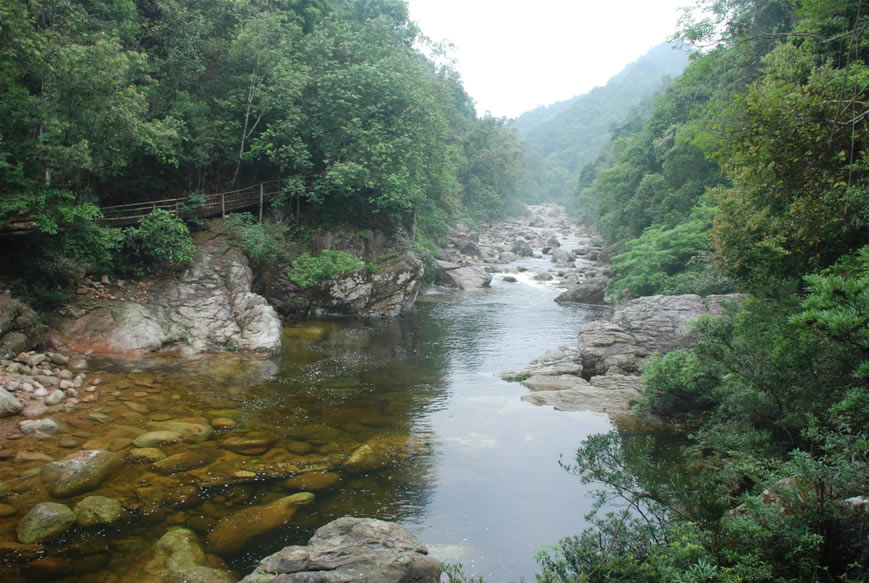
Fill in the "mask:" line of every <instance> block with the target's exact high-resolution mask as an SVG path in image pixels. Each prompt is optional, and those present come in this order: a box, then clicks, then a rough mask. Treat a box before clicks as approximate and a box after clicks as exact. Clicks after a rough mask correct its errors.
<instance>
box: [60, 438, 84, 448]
mask: <svg viewBox="0 0 869 583" xmlns="http://www.w3.org/2000/svg"><path fill="white" fill-rule="evenodd" d="M57 445H59V446H60V447H63V448H66V449H72V448H74V447H78V446H79V442H78V440H75V439H61V440H60V442H59V443H58V444H57Z"/></svg>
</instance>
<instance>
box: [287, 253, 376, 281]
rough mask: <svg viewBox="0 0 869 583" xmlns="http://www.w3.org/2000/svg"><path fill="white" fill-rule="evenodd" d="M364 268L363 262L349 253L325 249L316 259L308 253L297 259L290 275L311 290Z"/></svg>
mask: <svg viewBox="0 0 869 583" xmlns="http://www.w3.org/2000/svg"><path fill="white" fill-rule="evenodd" d="M363 267H364V264H363V263H362V261H360V260H359V259H358V258H357V257H354V256H353V255H351V254H349V253H346V252H344V251H332V250H330V249H325V250H323V251H322V252H321V253H320V255H318V256H316V257H315V256H312V255H310V254H308V253H302V254H301V255H299V256H298V257H296V258H295V259H294V260H293V263H292V269H290V273H289V275H290V279H292V280H293V281H295V282H296V283H297V284H299V285H300V286H301V287H303V288H309V287H314V286H315V285H317V284H319V283H320V282H322V281H325V280H327V279H333V278H336V277H338V276H341V275H344V274H347V273H356V272H357V271H361V270H362V269H363Z"/></svg>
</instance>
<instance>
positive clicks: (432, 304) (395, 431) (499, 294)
mask: <svg viewBox="0 0 869 583" xmlns="http://www.w3.org/2000/svg"><path fill="white" fill-rule="evenodd" d="M520 264H521V265H524V266H525V267H528V268H530V269H533V270H536V271H545V270H547V269H549V268H550V266H551V264H549V263H548V262H546V261H544V260H535V259H525V260H523V261H522V263H520ZM513 275H514V276H515V277H516V278H517V279H518V281H517V282H515V283H508V282H505V281H503V274H495V276H494V280H493V282H492V287H491V288H490V289H489V290H486V291H483V292H477V293H467V292H455V291H434V292H427V293H425V294H423V295H422V296H421V297H420V300H419V302H418V304H417V307H416V309H415V311H414V312H412V313H411V314H409V315H407V316H405V317H403V318H401V319H398V320H396V321H391V322H387V321H374V322H370V321H369V322H365V321H355V320H324V321H308V322H304V323H299V324H292V325H288V326H287V327H286V328H285V331H284V347H283V350H282V353H281V354H280V355H278V356H277V357H275V358H273V359H270V360H262V359H250V358H245V357H242V356H238V355H234V354H224V355H204V356H203V357H201V358H199V359H197V360H184V361H179V360H167V359H164V358H149V359H145V360H137V361H123V360H103V361H96V360H95V361H93V362H92V372H91V376H94V375H96V376H100V377H101V379H102V381H103V384H102V385H100V386H99V387H98V388H100V390H101V394H102V395H104V397H101V400H99V401H97V402H96V403H94V404H90V405H89V406H83V409H82V410H79V411H77V412H76V413H75V415H76V416H77V417H78V418H82V419H84V420H85V421H84V422H80V423H78V426H79V427H78V429H77V430H74V432H73V434H72V437H73V438H75V439H79V440H80V441H86V440H92V441H94V440H95V442H96V443H84V444H83V445H82V447H86V448H94V449H97V448H102V447H105V448H110V447H116V448H118V449H119V452H120V454H121V455H123V454H124V453H125V450H124V443H125V442H124V441H123V440H125V439H126V440H127V441H129V438H132V437H134V435H135V433H136V430H137V429H138V431H139V432H141V431H142V430H143V428H144V429H153V428H155V426H154V425H153V423H154V422H155V421H156V422H158V423H159V422H161V421H166V420H171V419H179V418H183V419H190V418H194V417H202V418H205V419H210V420H213V419H215V418H226V419H231V420H232V422H233V423H234V428H231V429H227V430H223V431H218V432H216V433H215V435H214V436H212V437H210V438H209V439H208V440H207V441H204V442H201V443H193V442H190V441H189V440H188V441H187V442H179V443H176V444H173V445H171V446H168V447H167V448H165V453H167V454H173V453H177V452H181V451H188V450H191V449H193V450H195V451H197V452H198V453H199V454H201V455H202V456H205V457H204V459H207V460H208V461H209V462H210V463H209V464H207V465H205V466H204V467H198V468H195V469H193V470H190V471H183V472H177V473H174V474H172V473H170V474H169V475H158V474H157V473H153V472H151V471H149V470H148V468H147V466H141V465H133V464H125V465H124V467H123V469H121V470H120V471H119V473H118V475H116V476H112V478H111V479H110V480H109V481H108V482H107V483H106V484H105V485H103V486H102V487H101V488H100V489H99V490H98V491H94V492H89V493H88V494H101V495H106V496H113V497H116V498H118V499H120V500H121V501H122V502H124V503H125V505H126V506H128V508H130V509H131V511H132V512H131V513H132V515H133V518H132V520H130V522H129V523H128V524H126V525H125V526H121V527H118V528H115V529H112V530H108V531H99V532H98V531H86V530H81V529H79V530H76V529H73V530H71V531H69V532H68V533H67V534H65V535H64V536H63V537H62V538H61V539H60V540H59V541H58V542H57V543H55V545H54V547H53V548H54V551H52V552H57V553H58V554H59V555H61V556H63V557H66V558H67V559H68V558H69V557H78V558H76V559H74V560H73V562H75V561H78V563H76V564H77V565H79V564H80V565H79V567H77V569H78V570H77V571H76V574H74V575H69V574H68V573H69V571H66V573H67V576H66V577H64V578H62V580H69V581H94V582H100V583H102V582H111V581H135V580H137V578H136V576H135V575H134V573H136V572H137V571H136V570H137V569H141V568H142V566H143V565H145V564H146V563H147V561H148V559H149V556H150V555H149V549H150V548H151V545H153V542H154V541H155V540H156V539H158V538H159V537H160V536H161V535H162V534H164V533H165V532H166V530H167V529H168V528H171V527H172V526H176V525H181V526H187V527H189V528H191V529H192V530H194V531H196V532H198V533H199V536H200V538H201V539H202V541H203V543H206V541H207V535H208V532H209V531H210V530H211V529H212V528H213V527H214V525H215V524H216V523H217V522H218V521H220V520H222V519H224V518H225V517H227V516H231V515H232V514H233V513H236V512H238V511H239V510H240V509H242V508H245V507H248V506H250V505H256V504H264V503H268V502H270V501H272V500H275V499H277V498H280V497H283V496H287V495H289V494H292V493H293V492H297V491H300V490H302V489H304V490H310V491H313V492H314V494H315V501H314V503H313V504H311V505H308V506H304V507H302V508H301V509H300V510H299V511H298V512H297V513H296V515H295V516H294V517H293V520H292V522H291V525H289V526H287V527H285V528H282V529H279V530H277V531H274V532H272V533H270V534H269V535H267V536H264V537H260V538H259V539H256V540H255V541H252V542H250V541H249V542H248V543H246V546H245V547H244V550H242V551H240V552H238V553H234V554H231V555H229V556H223V557H222V558H223V559H224V560H225V561H226V566H228V568H230V569H231V570H232V571H233V572H234V573H236V574H237V575H239V576H241V575H243V574H245V573H247V572H248V571H250V570H251V569H252V567H253V565H254V564H255V563H256V561H257V559H259V558H262V557H264V556H265V555H267V554H269V553H271V552H274V551H276V550H278V549H279V548H281V547H282V546H285V545H287V544H303V543H304V542H305V541H306V540H307V538H308V537H310V535H311V534H312V533H313V531H314V530H315V529H316V528H318V527H319V526H322V525H323V524H325V523H326V522H328V521H330V520H332V519H334V518H337V517H339V516H344V515H354V516H365V517H375V518H381V519H385V520H392V521H397V522H399V523H401V524H402V525H404V526H406V527H407V528H408V529H409V530H411V531H412V532H413V533H414V534H416V535H418V536H419V537H420V538H421V539H422V540H423V541H424V542H425V543H426V544H427V545H428V546H429V548H430V551H431V553H432V554H434V555H435V556H437V557H438V558H440V559H442V560H447V561H451V562H461V563H463V565H464V569H465V572H466V574H469V575H482V576H483V577H485V578H486V580H487V581H489V583H494V582H499V581H519V580H520V578H524V579H525V580H526V581H533V580H534V572H535V570H536V563H535V559H534V557H535V553H537V552H538V551H539V550H540V549H541V548H544V547H547V546H550V545H553V544H554V543H556V542H557V541H558V539H559V538H560V537H563V536H566V535H570V534H575V533H578V532H579V531H580V530H581V529H582V528H583V525H584V520H583V515H584V514H585V513H586V512H587V511H588V510H589V507H590V504H591V500H590V497H589V496H588V494H587V492H586V491H585V490H584V487H583V486H582V485H581V484H580V483H579V480H578V479H577V478H575V477H573V476H570V475H568V474H567V473H566V472H565V471H564V470H562V469H561V468H560V467H559V464H558V461H559V457H560V456H564V458H565V460H566V461H569V460H570V459H571V458H572V456H573V453H574V452H575V450H576V448H577V446H578V445H579V443H580V442H581V441H582V439H583V438H584V437H585V436H587V435H588V434H590V433H596V432H605V431H607V430H609V429H610V428H611V423H612V422H611V420H610V419H609V418H608V417H607V416H606V415H605V414H600V413H588V412H560V411H555V410H553V409H551V408H549V407H536V406H534V405H531V404H529V403H525V402H523V401H521V400H520V397H521V395H523V394H525V393H526V392H527V389H526V388H524V387H523V386H521V385H520V384H518V383H509V382H505V381H503V380H501V379H500V378H499V376H498V375H499V373H501V372H504V371H507V370H512V369H518V368H521V367H522V366H524V365H526V364H527V363H528V362H529V361H530V360H532V359H534V358H536V357H538V356H540V355H542V354H543V353H544V352H545V351H547V350H549V349H552V348H555V347H557V346H559V345H573V344H574V343H575V341H576V337H577V329H578V328H579V326H580V324H581V323H583V322H585V321H588V320H589V319H592V318H596V317H599V316H600V311H599V310H596V309H594V308H592V307H586V306H564V305H559V304H556V303H555V302H554V301H553V299H554V298H555V296H556V295H557V294H558V291H559V290H558V289H557V288H555V287H554V286H552V285H551V284H547V283H541V282H537V281H533V280H532V278H531V277H530V276H526V274H524V273H519V274H513ZM130 403H134V404H135V405H130ZM136 405H139V406H138V407H136ZM71 417H72V415H71ZM59 420H61V421H63V420H64V419H59ZM232 436H236V437H241V438H245V439H254V440H256V439H261V440H264V443H266V444H267V445H266V446H265V447H264V448H263V451H261V452H260V451H254V453H251V452H250V451H247V452H243V453H239V452H238V451H229V449H230V448H229V447H228V446H226V447H224V445H225V443H226V442H225V441H224V440H226V439H227V438H228V437H232ZM101 440H102V441H101ZM112 440H114V441H112ZM118 440H120V441H118ZM378 440H379V441H378ZM364 443H377V444H380V445H383V444H386V445H385V446H384V450H383V451H385V452H386V453H385V454H384V456H385V460H386V461H384V459H380V460H377V461H372V462H370V463H367V465H366V464H365V463H363V464H361V465H356V466H353V465H352V464H351V465H348V464H346V463H344V462H343V461H342V460H346V459H347V456H348V455H349V453H350V452H353V451H354V450H356V448H358V447H359V446H360V445H361V444H364ZM100 445H102V447H96V446H100ZM392 445H395V447H394V448H392V449H390V446H392ZM28 447H29V448H30V449H32V450H37V451H42V452H45V453H46V454H47V455H49V456H50V457H53V458H55V459H57V458H59V457H61V456H62V455H64V452H63V451H60V450H56V447H57V446H56V445H55V444H54V443H53V442H45V443H38V444H32V445H30V446H28ZM52 448H55V449H52ZM67 453H68V452H67ZM382 458H383V456H382ZM28 467H29V466H27V465H26V464H25V465H19V466H17V467H16V468H15V470H14V471H12V470H10V469H9V467H8V466H7V467H4V468H3V469H2V471H3V472H5V473H3V474H2V476H0V477H2V478H3V479H6V480H7V482H8V483H12V484H18V487H17V489H15V488H13V494H14V495H13V496H11V497H10V501H11V502H12V503H13V505H16V506H18V507H20V508H21V509H22V511H24V510H25V509H26V508H27V507H28V505H29V504H32V503H34V502H36V501H40V500H41V499H45V494H44V492H41V491H40V490H39V487H38V477H35V478H34V477H33V475H34V471H32V470H31V471H28ZM32 467H33V468H36V467H38V465H36V464H35V463H34V465H33V466H32ZM310 470H314V472H313V473H311V474H310V475H311V476H314V477H316V478H317V479H316V480H313V481H310V480H309V482H308V483H304V484H300V483H299V482H293V481H292V480H290V481H288V480H287V476H291V475H293V474H295V473H302V472H305V471H310ZM239 472H242V474H239ZM244 472H251V474H249V475H253V474H256V476H257V478H256V479H255V480H251V479H237V476H240V475H244ZM28 474H29V475H28ZM234 476H235V477H234ZM28 480H29V481H28ZM28 483H30V484H31V485H32V488H28V487H26V486H27V484H28ZM40 496H42V498H40ZM83 496H84V495H81V496H78V497H76V498H73V499H71V500H68V501H64V502H66V503H68V504H69V505H70V506H72V505H73V503H75V502H76V501H77V500H79V499H80V498H82V497H83ZM19 515H20V514H19ZM6 520H7V522H0V530H2V531H3V532H6V533H9V531H10V529H12V527H13V525H14V522H15V521H14V520H11V521H10V520H9V519H6ZM65 560H66V559H65ZM87 560H90V563H87ZM82 565H83V566H82ZM5 570H6V573H7V576H8V577H9V579H4V578H3V577H0V580H10V581H11V580H21V581H36V580H47V579H46V573H47V571H45V570H42V571H40V570H38V569H37V570H36V571H33V570H30V571H28V570H27V569H26V568H25V569H23V570H19V568H18V567H15V568H9V567H6V568H5ZM61 572H62V571H58V574H60V573H61ZM0 575H3V573H2V572H0Z"/></svg>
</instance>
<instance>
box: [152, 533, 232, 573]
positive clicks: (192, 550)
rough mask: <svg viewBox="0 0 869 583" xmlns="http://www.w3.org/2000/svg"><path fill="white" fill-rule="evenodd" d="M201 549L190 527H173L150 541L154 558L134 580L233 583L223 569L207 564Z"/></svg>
mask: <svg viewBox="0 0 869 583" xmlns="http://www.w3.org/2000/svg"><path fill="white" fill-rule="evenodd" d="M205 562H206V556H205V551H203V550H202V545H201V544H200V543H199V538H198V537H197V536H196V533H194V532H193V531H192V530H190V529H187V528H175V529H172V530H170V531H169V532H167V533H166V534H164V535H163V536H162V537H160V540H158V541H157V542H156V543H155V544H154V558H153V559H151V561H150V562H149V563H148V564H147V565H146V566H145V569H144V572H143V573H142V574H141V575H140V576H138V577H137V581H138V583H234V582H235V581H236V579H237V578H236V577H233V576H232V575H230V574H229V573H228V572H226V571H222V570H220V569H215V568H212V567H207V566H205V565H204V563H205Z"/></svg>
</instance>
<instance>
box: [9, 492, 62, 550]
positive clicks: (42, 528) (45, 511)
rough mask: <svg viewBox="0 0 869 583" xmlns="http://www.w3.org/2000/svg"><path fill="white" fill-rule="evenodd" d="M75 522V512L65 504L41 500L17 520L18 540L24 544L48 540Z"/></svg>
mask: <svg viewBox="0 0 869 583" xmlns="http://www.w3.org/2000/svg"><path fill="white" fill-rule="evenodd" d="M74 523H75V514H74V513H73V511H72V510H70V508H69V506H67V505H65V504H58V503H57V502H41V503H39V504H37V505H36V506H34V507H33V508H31V509H30V512H28V513H27V514H25V515H24V517H22V518H21V520H19V521H18V540H19V541H20V542H22V543H24V544H30V543H38V542H42V541H45V540H49V539H51V538H54V537H55V536H57V535H59V534H60V533H62V532H65V531H66V530H67V529H69V527H71V526H72V525H73V524H74Z"/></svg>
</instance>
